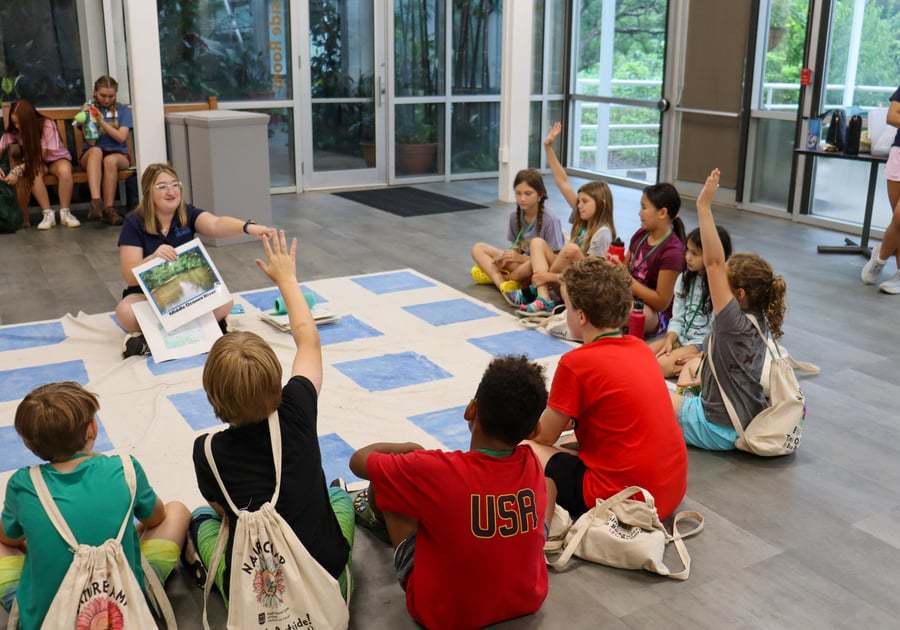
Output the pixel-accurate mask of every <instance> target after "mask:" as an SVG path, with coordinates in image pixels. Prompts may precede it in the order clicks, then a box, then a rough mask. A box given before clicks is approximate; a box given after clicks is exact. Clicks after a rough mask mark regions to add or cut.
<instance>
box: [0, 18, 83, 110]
mask: <svg viewBox="0 0 900 630" xmlns="http://www.w3.org/2000/svg"><path fill="white" fill-rule="evenodd" d="M89 80H90V81H91V82H92V81H93V79H90V78H89ZM18 98H27V99H28V100H30V101H31V102H32V103H33V104H34V105H36V106H37V107H52V106H60V105H80V104H81V103H83V102H84V79H83V71H82V66H81V41H80V39H79V35H78V20H77V13H76V11H75V0H56V1H54V2H11V1H7V0H4V1H3V2H0V101H12V100H16V99H18Z"/></svg>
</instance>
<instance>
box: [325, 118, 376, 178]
mask: <svg viewBox="0 0 900 630" xmlns="http://www.w3.org/2000/svg"><path fill="white" fill-rule="evenodd" d="M312 116H313V125H312V130H313V168H314V169H315V170H316V171H343V170H348V169H361V168H374V167H375V104H374V103H372V102H369V103H313V105H312Z"/></svg>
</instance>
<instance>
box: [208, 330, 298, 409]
mask: <svg viewBox="0 0 900 630" xmlns="http://www.w3.org/2000/svg"><path fill="white" fill-rule="evenodd" d="M203 389H204V390H206V397H207V398H208V399H209V404H211V405H212V408H213V411H214V412H215V414H216V417H217V418H219V419H221V420H223V421H224V422H227V423H228V424H231V425H234V426H239V425H243V424H253V423H256V422H260V421H261V420H265V419H266V418H268V417H269V416H270V415H272V413H273V412H274V411H275V410H276V409H278V405H279V404H280V403H281V363H279V362H278V358H277V357H276V356H275V352H274V351H273V350H272V348H271V347H270V346H269V344H267V343H266V342H265V341H264V340H263V338H262V337H260V336H259V335H257V334H256V333H252V332H246V331H235V332H231V333H228V334H227V335H225V336H224V337H220V338H219V340H218V341H216V343H214V344H213V347H212V349H211V350H210V351H209V356H208V357H207V359H206V366H205V367H204V368H203Z"/></svg>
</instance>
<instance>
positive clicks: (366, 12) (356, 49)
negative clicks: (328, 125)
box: [309, 0, 375, 98]
mask: <svg viewBox="0 0 900 630" xmlns="http://www.w3.org/2000/svg"><path fill="white" fill-rule="evenodd" d="M374 24H375V23H374V15H373V8H372V0H368V1H366V0H310V3H309V74H310V81H311V84H312V97H313V98H353V97H371V96H372V95H373V94H374V76H375V74H374V73H375V69H374V57H375V52H374V48H373V47H374V35H373V30H374Z"/></svg>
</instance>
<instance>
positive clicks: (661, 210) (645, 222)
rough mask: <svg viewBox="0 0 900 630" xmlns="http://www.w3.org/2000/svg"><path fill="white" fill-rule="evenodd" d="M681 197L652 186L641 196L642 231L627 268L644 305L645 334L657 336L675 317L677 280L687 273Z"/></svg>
mask: <svg viewBox="0 0 900 630" xmlns="http://www.w3.org/2000/svg"><path fill="white" fill-rule="evenodd" d="M680 209H681V196H680V195H679V194H678V191H677V190H676V189H675V187H674V186H673V185H672V184H668V183H660V184H653V185H652V186H647V187H646V188H644V191H643V194H642V195H641V209H640V213H639V215H640V219H641V227H640V229H638V231H637V232H635V233H634V236H632V237H631V242H630V243H629V245H628V251H627V253H626V254H625V264H626V265H627V266H628V271H629V272H630V273H631V277H632V282H631V292H632V294H633V295H634V297H635V299H638V300H640V301H641V302H643V304H644V321H645V325H644V332H645V334H647V335H655V334H657V333H660V332H662V331H664V330H666V328H667V327H668V324H669V319H671V317H672V310H671V306H672V299H673V297H674V296H675V279H676V278H677V277H678V274H679V273H681V271H682V270H683V269H684V249H685V247H684V239H685V234H684V224H683V223H682V222H681V219H680V218H679V217H678V212H679V210H680Z"/></svg>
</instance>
